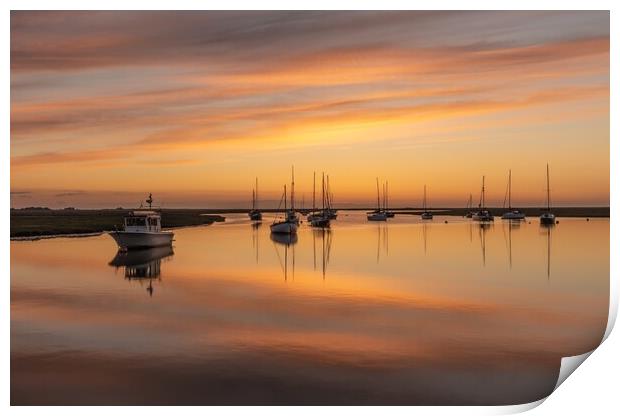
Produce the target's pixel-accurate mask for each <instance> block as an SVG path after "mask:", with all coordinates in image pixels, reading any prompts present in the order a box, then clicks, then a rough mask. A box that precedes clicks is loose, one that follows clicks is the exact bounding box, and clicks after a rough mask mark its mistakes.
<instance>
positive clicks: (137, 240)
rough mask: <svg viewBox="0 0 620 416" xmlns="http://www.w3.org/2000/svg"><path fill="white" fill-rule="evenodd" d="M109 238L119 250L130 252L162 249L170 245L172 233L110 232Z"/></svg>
mask: <svg viewBox="0 0 620 416" xmlns="http://www.w3.org/2000/svg"><path fill="white" fill-rule="evenodd" d="M109 234H110V237H112V238H113V239H114V241H116V244H117V245H118V247H119V248H120V249H121V250H132V249H141V248H150V247H163V246H170V245H172V238H173V237H174V233H172V232H170V231H162V232H128V231H112V232H110V233H109Z"/></svg>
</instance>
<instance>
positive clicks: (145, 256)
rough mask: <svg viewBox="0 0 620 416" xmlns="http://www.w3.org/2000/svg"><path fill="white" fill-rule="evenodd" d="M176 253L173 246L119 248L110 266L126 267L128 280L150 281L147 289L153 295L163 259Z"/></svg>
mask: <svg viewBox="0 0 620 416" xmlns="http://www.w3.org/2000/svg"><path fill="white" fill-rule="evenodd" d="M173 254H174V252H173V251H172V247H155V248H150V249H142V250H131V251H123V250H119V251H118V252H117V253H116V256H114V258H113V259H112V261H110V263H109V264H110V266H114V267H115V268H119V267H124V268H125V278H126V279H128V280H138V281H148V286H147V288H146V291H147V292H148V294H149V295H150V296H153V279H156V278H159V276H160V274H161V261H162V259H165V258H167V257H170V256H172V255H173Z"/></svg>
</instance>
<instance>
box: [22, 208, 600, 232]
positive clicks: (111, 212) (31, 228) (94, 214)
mask: <svg viewBox="0 0 620 416" xmlns="http://www.w3.org/2000/svg"><path fill="white" fill-rule="evenodd" d="M374 209H375V208H372V207H368V208H341V209H340V210H341V211H364V212H365V211H372V210H374ZM390 210H391V211H393V212H394V213H395V214H396V215H419V214H420V213H421V212H422V209H420V208H410V207H405V208H396V207H394V208H390ZM489 210H490V211H491V212H492V214H493V215H495V216H498V217H499V216H501V214H502V213H503V212H505V211H506V209H504V208H489ZM520 210H521V211H522V212H524V213H525V214H526V215H527V216H530V217H535V216H539V215H540V214H541V213H542V212H544V211H545V209H543V208H521V209H520ZM129 211H132V210H127V209H94V210H90V209H68V210H67V209H41V208H37V209H11V233H10V235H11V240H36V239H40V238H54V237H86V236H89V235H98V234H101V233H103V232H106V231H114V230H115V229H116V228H119V227H120V226H121V225H122V222H123V216H124V215H126V214H127V213H128V212H129ZM262 211H263V212H265V213H275V212H281V211H282V210H276V209H264V210H262ZM430 211H432V212H434V213H436V214H440V215H449V216H464V215H465V214H466V213H467V212H469V211H470V209H467V208H433V209H430ZM552 211H553V212H554V213H555V215H556V216H557V217H577V218H588V217H589V218H609V207H557V208H553V210H552ZM247 212H248V210H247V209H163V210H161V213H162V227H163V228H167V229H173V228H180V227H189V226H197V225H209V224H212V223H214V222H221V221H225V219H226V218H225V217H224V216H223V215H221V214H244V213H247Z"/></svg>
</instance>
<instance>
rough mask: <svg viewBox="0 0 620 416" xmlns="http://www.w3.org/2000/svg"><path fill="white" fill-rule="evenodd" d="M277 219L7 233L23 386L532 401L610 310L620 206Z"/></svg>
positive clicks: (134, 392) (183, 399) (67, 393)
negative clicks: (129, 234)
mask: <svg viewBox="0 0 620 416" xmlns="http://www.w3.org/2000/svg"><path fill="white" fill-rule="evenodd" d="M445 219H447V220H448V221H449V223H448V224H445V223H444V220H445ZM270 221H271V220H270V219H269V218H266V220H265V221H264V224H263V225H262V226H260V227H252V226H251V224H250V223H249V221H247V220H246V217H244V216H234V215H233V216H228V218H227V222H226V223H224V224H215V225H212V226H208V227H197V228H186V229H178V230H175V239H176V241H175V243H174V247H173V251H174V252H172V251H170V250H167V249H157V250H151V251H145V252H139V253H131V254H130V255H126V256H122V255H120V256H116V246H115V244H114V242H113V240H112V239H111V238H110V237H109V236H107V235H101V236H97V237H88V238H57V239H50V240H41V241H14V242H11V401H12V404H514V403H523V402H529V401H532V400H536V399H538V398H541V397H543V396H546V395H547V394H549V393H550V392H551V391H552V389H553V387H554V385H555V383H556V380H557V375H558V371H559V366H560V359H561V357H563V356H570V355H576V354H581V353H584V352H586V351H589V350H591V349H593V348H595V347H596V346H598V344H599V342H600V340H601V338H602V335H603V332H604V330H605V326H606V323H607V312H608V301H609V220H608V219H604V220H590V221H589V222H586V221H585V219H566V218H561V219H560V224H558V225H556V226H555V227H553V228H541V227H540V225H539V224H538V220H537V218H536V219H532V222H531V223H522V224H521V225H517V226H511V225H509V224H508V223H506V222H502V221H501V220H497V221H496V223H495V224H494V225H491V226H490V227H488V228H481V227H480V226H479V225H476V224H472V223H471V222H468V220H464V219H461V218H455V217H445V218H444V217H439V216H438V217H435V219H434V220H433V221H432V222H428V223H425V224H422V223H421V222H420V220H419V217H409V216H402V217H397V218H395V219H394V220H392V221H390V222H388V223H387V224H386V223H367V222H366V221H365V217H364V215H363V214H362V213H354V212H345V211H341V212H340V215H339V218H338V220H337V221H335V222H334V223H333V225H332V229H331V230H330V231H321V230H312V229H310V228H308V227H306V226H305V225H303V226H302V227H301V228H300V232H299V235H298V237H297V239H295V240H293V241H285V240H284V241H273V240H272V239H271V238H270V233H269V223H270ZM528 221H529V220H528ZM115 256H116V257H115Z"/></svg>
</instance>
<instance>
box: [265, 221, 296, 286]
mask: <svg viewBox="0 0 620 416" xmlns="http://www.w3.org/2000/svg"><path fill="white" fill-rule="evenodd" d="M269 238H271V241H273V242H274V248H275V249H276V254H277V255H278V261H279V262H280V267H282V271H283V272H284V281H285V282H286V281H288V263H289V261H288V257H289V256H288V251H289V248H291V250H292V254H293V256H292V257H293V258H292V269H293V276H292V277H293V280H295V248H294V247H293V246H294V245H295V244H297V234H283V233H271V234H270V235H269ZM278 245H281V246H284V263H282V256H281V255H280V251H279V250H278Z"/></svg>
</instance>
